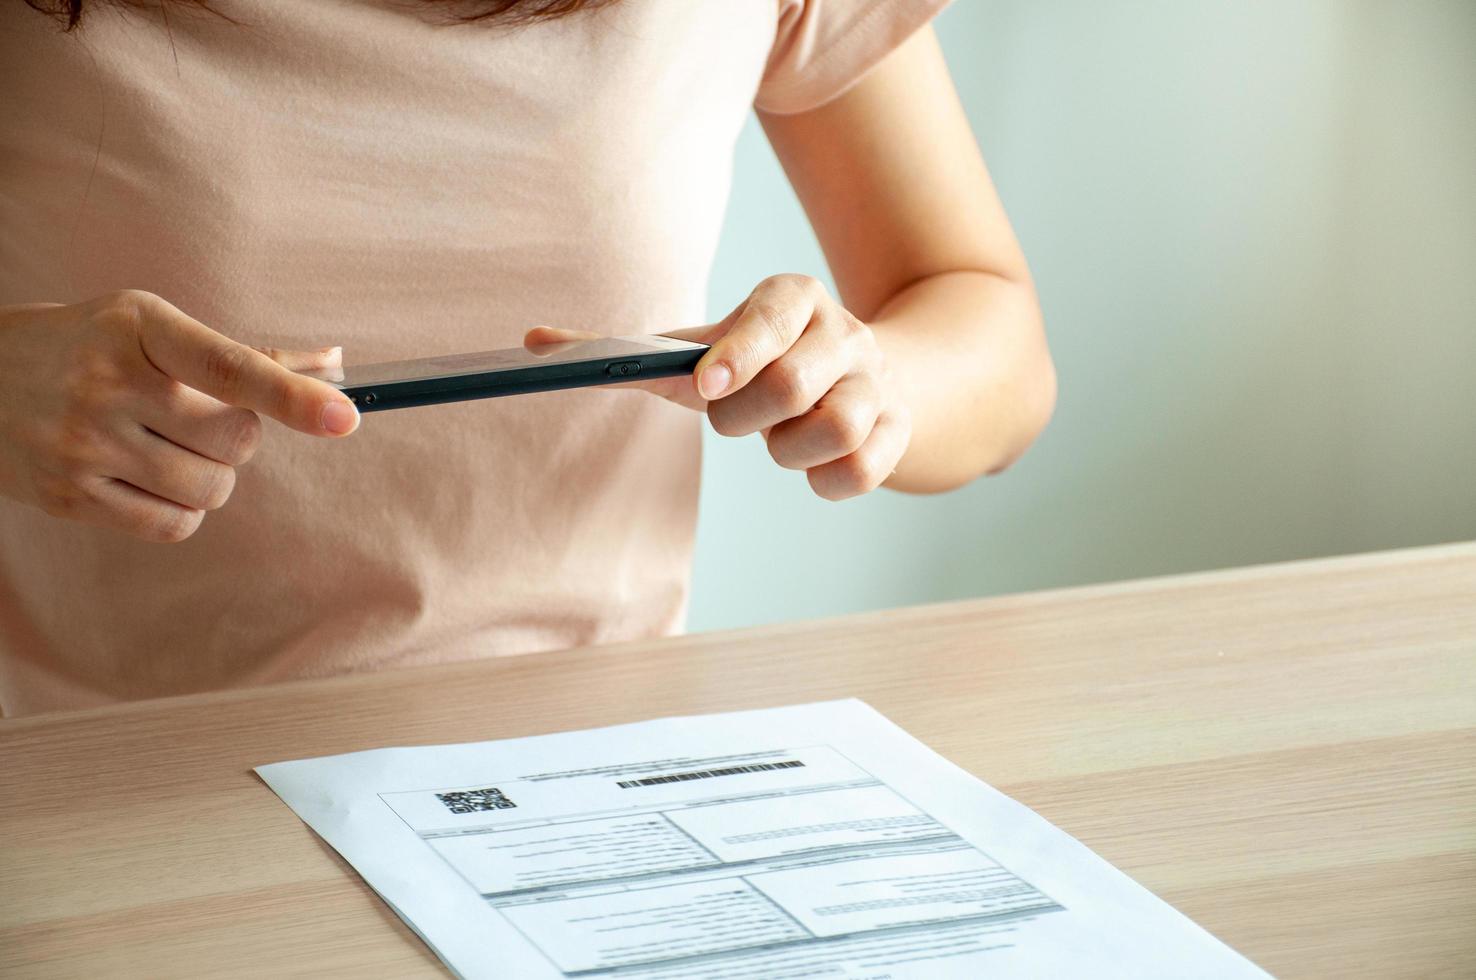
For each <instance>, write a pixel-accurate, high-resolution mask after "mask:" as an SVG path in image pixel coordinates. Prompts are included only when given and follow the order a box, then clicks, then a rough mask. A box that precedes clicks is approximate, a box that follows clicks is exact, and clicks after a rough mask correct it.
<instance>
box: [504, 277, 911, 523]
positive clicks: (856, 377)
mask: <svg viewBox="0 0 1476 980" xmlns="http://www.w3.org/2000/svg"><path fill="white" fill-rule="evenodd" d="M666 335H667V336H670V337H678V338H680V339H682V340H694V341H697V342H699V343H704V344H709V345H711V347H712V349H711V350H710V351H708V352H707V353H706V354H705V355H703V357H702V360H701V361H699V362H698V363H697V367H696V370H695V371H694V372H693V375H692V377H690V378H687V377H681V378H661V379H655V380H651V381H638V382H632V383H631V384H630V385H621V387H628V386H637V387H641V388H644V389H646V390H648V391H653V392H655V393H656V394H659V395H661V396H663V397H665V398H668V399H670V400H672V401H674V402H677V403H679V404H682V405H686V406H687V407H689V408H694V409H698V410H701V409H703V408H706V411H707V417H708V419H709V420H710V421H711V422H712V427H713V429H715V430H716V431H717V432H719V433H721V434H722V435H725V436H743V435H748V434H749V433H752V432H761V433H763V436H764V439H765V441H766V442H767V443H768V447H769V455H770V456H772V457H773V458H774V461H775V462H776V463H778V464H779V465H780V466H783V467H785V468H786V469H792V470H804V471H805V473H806V475H807V476H808V478H809V481H810V486H811V487H812V488H813V489H814V491H815V492H816V493H817V494H819V495H820V496H822V497H824V498H826V499H827V500H843V499H845V498H846V497H854V496H856V495H858V494H863V493H867V492H868V491H871V490H874V489H876V488H877V487H878V486H880V485H881V484H882V482H883V481H884V480H886V479H887V477H889V476H891V474H892V473H893V472H894V471H895V470H896V468H897V464H898V462H899V461H900V460H901V459H902V455H903V453H905V452H906V451H907V444H908V441H909V439H910V438H911V436H912V422H911V417H910V415H909V413H908V410H907V405H906V404H905V402H904V400H903V399H902V397H901V393H900V391H899V386H898V384H897V383H896V381H895V379H894V378H893V377H892V376H891V373H890V371H889V370H888V365H887V361H886V358H885V356H884V355H883V353H882V350H881V346H880V345H879V344H878V343H877V339H876V336H875V334H873V332H872V330H871V328H870V327H868V326H867V325H866V324H864V323H862V322H861V321H860V320H858V319H857V318H856V317H854V316H852V315H851V313H850V312H848V311H847V310H846V309H845V308H844V307H842V306H841V305H840V303H839V302H837V301H836V300H835V299H833V298H832V297H831V296H830V293H829V292H828V291H827V290H826V288H825V286H824V285H823V284H822V283H821V282H820V281H819V280H817V279H815V278H813V277H810V276H802V275H778V276H771V277H770V278H768V279H765V280H764V281H763V282H761V283H759V284H758V286H757V287H756V288H755V289H754V290H753V292H752V293H750V294H749V296H748V298H747V299H746V300H744V301H743V302H742V303H740V304H739V305H738V307H737V309H735V310H733V312H732V313H729V314H728V315H727V316H726V317H724V318H723V319H722V320H721V321H719V322H718V323H715V324H711V325H710V326H705V327H693V328H689V329H685V330H673V331H670V332H668V333H667V334H666ZM592 336H597V335H594V334H588V333H584V332H579V331H571V330H557V329H554V328H552V327H535V328H534V329H533V330H531V331H529V333H528V335H527V337H525V338H524V343H525V344H526V345H527V346H528V347H530V348H536V347H538V346H540V345H543V344H548V343H557V342H561V341H567V340H570V339H577V338H583V337H592Z"/></svg>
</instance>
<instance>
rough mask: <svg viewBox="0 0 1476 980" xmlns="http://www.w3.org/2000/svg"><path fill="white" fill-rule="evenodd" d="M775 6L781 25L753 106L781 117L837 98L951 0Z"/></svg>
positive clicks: (784, 0)
mask: <svg viewBox="0 0 1476 980" xmlns="http://www.w3.org/2000/svg"><path fill="white" fill-rule="evenodd" d="M773 2H775V3H777V4H778V5H779V23H778V27H777V29H776V30H775V32H774V46H773V48H772V49H771V50H770V52H769V60H768V63H767V64H766V65H765V67H764V75H763V79H762V80H761V81H760V82H759V87H758V93H757V95H756V96H755V97H754V100H753V104H754V106H755V107H756V108H759V109H762V110H763V111H765V112H773V113H779V114H784V113H794V112H804V111H806V110H809V109H814V108H817V107H819V106H821V105H824V104H825V103H826V102H829V101H830V100H831V99H834V98H836V97H837V96H839V95H840V94H841V93H843V92H844V91H845V90H846V89H848V88H850V87H851V86H852V85H854V84H856V83H857V82H859V81H860V80H861V77H862V76H863V75H865V74H866V72H867V71H869V70H870V69H871V68H873V67H875V66H876V64H877V62H879V61H881V60H882V59H883V58H884V57H886V56H887V55H888V54H890V53H891V52H892V51H893V50H894V49H895V48H897V47H898V46H899V45H900V44H901V43H902V42H903V41H905V40H907V38H908V37H910V36H911V35H912V34H913V32H915V31H916V30H917V29H918V28H920V27H922V26H923V25H924V24H926V23H928V21H930V20H932V19H933V17H934V16H936V15H937V13H938V11H940V10H942V9H943V8H944V7H946V6H948V4H949V2H950V0H773Z"/></svg>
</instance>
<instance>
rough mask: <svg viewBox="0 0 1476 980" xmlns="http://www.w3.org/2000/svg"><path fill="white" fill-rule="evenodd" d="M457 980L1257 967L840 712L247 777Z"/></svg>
mask: <svg viewBox="0 0 1476 980" xmlns="http://www.w3.org/2000/svg"><path fill="white" fill-rule="evenodd" d="M256 771H257V772H258V773H259V774H260V775H261V777H262V779H264V780H265V781H266V782H267V784H268V785H270V786H271V788H272V789H273V790H275V791H276V792H277V794H278V795H279V796H281V797H282V799H283V800H284V801H285V802H286V803H287V804H288V805H289V806H291V807H292V809H293V810H295V811H296V812H297V814H298V815H299V816H300V817H302V819H303V820H305V821H306V822H307V823H308V824H309V825H310V826H311V827H312V828H313V829H314V830H315V831H317V832H318V833H319V834H320V835H321V836H322V837H323V838H324V839H325V840H326V841H327V842H328V843H329V844H331V845H332V846H333V847H334V848H336V849H337V850H338V852H339V853H340V854H342V855H343V856H344V857H345V858H346V859H347V860H348V862H349V863H350V864H352V865H353V866H354V868H355V869H357V870H358V872H359V873H360V874H361V875H363V876H364V879H365V880H366V881H368V882H369V884H370V885H371V886H373V887H374V889H375V890H376V891H378V892H379V894H380V895H381V896H383V897H384V899H385V900H386V901H387V902H388V903H389V904H390V906H391V907H392V908H394V910H395V911H396V912H397V913H398V914H399V915H400V917H401V918H402V919H404V920H405V921H406V922H407V923H408V924H409V925H410V927H411V928H412V929H414V930H415V931H416V932H417V933H418V934H419V935H420V936H422V937H423V938H424V939H425V941H426V942H427V943H428V944H430V946H431V947H432V948H433V949H434V950H435V951H436V953H437V954H438V955H439V956H440V957H441V959H442V960H443V961H444V962H445V963H446V965H447V966H448V967H450V968H451V970H452V971H454V972H455V973H457V974H459V975H461V976H464V977H474V978H480V977H498V978H508V977H519V978H521V977H529V978H562V977H590V978H596V977H614V978H668V980H670V978H678V977H680V978H684V980H685V978H693V980H733V978H740V977H741V978H746V977H764V978H801V977H804V978H818V977H837V978H865V980H892V978H898V980H900V978H922V977H926V978H932V977H967V978H977V977H1076V976H1092V977H1124V978H1126V977H1132V978H1135V980H1137V978H1145V977H1175V978H1179V977H1196V978H1198V977H1204V978H1209V977H1264V976H1266V974H1265V973H1263V972H1262V971H1261V970H1260V969H1258V968H1257V967H1256V966H1255V965H1253V964H1252V963H1250V962H1249V961H1248V960H1246V959H1244V958H1243V957H1241V956H1240V955H1238V954H1237V953H1235V952H1234V951H1233V950H1231V949H1229V948H1228V947H1227V946H1225V945H1223V944H1222V943H1220V942H1219V941H1218V940H1217V939H1215V938H1214V937H1213V936H1211V935H1210V934H1209V933H1207V932H1205V931H1204V930H1203V929H1201V928H1199V927H1198V926H1197V925H1195V924H1194V923H1193V922H1191V921H1190V920H1189V919H1187V918H1185V917H1184V916H1182V915H1180V914H1179V913H1178V912H1176V911H1174V910H1173V909H1172V908H1170V907H1169V906H1168V905H1166V904H1165V903H1164V902H1162V901H1160V900H1159V899H1158V898H1156V897H1154V896H1153V895H1152V894H1151V893H1150V892H1148V891H1147V890H1146V889H1144V888H1142V887H1141V886H1140V885H1138V884H1137V883H1135V882H1134V881H1132V880H1131V879H1130V878H1128V877H1127V876H1126V875H1124V874H1122V873H1121V872H1119V871H1117V870H1116V869H1115V868H1113V867H1112V866H1111V865H1109V864H1108V863H1107V862H1105V861H1103V860H1102V859H1101V858H1099V857H1097V856H1096V855H1095V854H1093V853H1092V852H1091V851H1089V850H1087V848H1086V847H1084V846H1083V845H1081V844H1080V843H1078V842H1077V841H1076V840H1074V839H1073V838H1071V837H1070V836H1068V835H1067V834H1065V833H1063V832H1061V831H1060V830H1057V829H1056V828H1055V827H1053V826H1051V825H1050V824H1049V823H1047V822H1046V821H1045V820H1044V819H1042V818H1041V817H1039V816H1037V815H1036V814H1035V813H1034V812H1032V811H1031V810H1029V809H1028V808H1026V807H1024V806H1022V805H1020V804H1019V803H1016V802H1015V801H1013V800H1011V799H1009V798H1008V797H1006V796H1004V795H1002V794H1001V793H999V792H997V791H996V790H994V789H992V788H990V787H989V786H987V785H985V784H984V783H982V782H980V781H979V780H977V779H975V778H974V777H972V776H970V775H969V774H968V773H966V772H964V771H963V770H961V769H959V768H957V767H956V766H954V765H952V764H951V763H949V762H947V761H946V760H944V759H943V758H941V757H940V756H938V755H937V754H935V753H934V752H932V751H931V750H930V749H928V748H927V747H926V746H925V745H923V744H922V743H921V742H918V741H917V740H916V739H914V738H912V737H911V736H910V735H908V734H907V733H906V732H904V731H902V729H900V728H898V727H897V726H895V725H893V724H892V723H891V722H889V721H888V720H887V719H885V718H884V717H882V716H881V715H880V714H878V713H877V712H876V711H874V710H872V709H871V708H870V707H868V706H867V705H865V704H863V703H861V702H860V701H834V702H827V703H824V704H811V705H798V706H795V707H788V708H772V709H768V710H763V711H745V712H737V713H733V714H724V715H708V716H700V717H690V718H666V719H661V720H658V721H649V722H641V723H638V724H633V725H621V726H618V727H615V728H603V729H596V730H591V731H582V732H569V733H565V734H559V735H544V736H537V737H532V738H518V739H509V740H506V741H496V742H480V743H474V744H466V745H443V746H429V747H422V748H394V749H379V750H375V751H370V752H356V753H353V754H350V755H340V756H333V757H329V758H322V759H305V760H301V761H298V762H281V763H277V764H275V765H269V766H262V767H260V768H258V769H257V770H256Z"/></svg>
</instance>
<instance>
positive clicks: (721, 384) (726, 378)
mask: <svg viewBox="0 0 1476 980" xmlns="http://www.w3.org/2000/svg"><path fill="white" fill-rule="evenodd" d="M732 383H733V372H732V371H730V370H728V365H726V364H723V363H721V362H719V363H717V364H714V365H713V366H712V367H710V368H708V369H707V370H705V371H703V372H702V377H700V378H698V379H697V393H698V394H699V395H701V396H702V397H703V398H706V399H708V400H711V399H714V398H717V397H719V396H721V395H722V393H723V392H725V391H727V390H728V385H730V384H732Z"/></svg>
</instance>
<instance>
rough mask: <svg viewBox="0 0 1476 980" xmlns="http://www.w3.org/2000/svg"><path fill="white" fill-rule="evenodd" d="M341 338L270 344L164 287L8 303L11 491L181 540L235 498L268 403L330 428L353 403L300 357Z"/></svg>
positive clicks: (3, 435)
mask: <svg viewBox="0 0 1476 980" xmlns="http://www.w3.org/2000/svg"><path fill="white" fill-rule="evenodd" d="M340 357H341V354H340V352H339V349H338V348H331V349H328V350H322V351H316V352H296V351H259V350H257V349H255V348H251V347H247V346H245V345H243V344H239V343H236V342H235V341H233V340H230V339H228V338H226V337H224V336H222V335H221V334H218V333H216V332H215V331H213V330H211V329H210V328H208V327H206V326H204V325H203V324H201V323H199V322H197V321H195V320H193V319H191V318H190V317H188V316H186V315H185V314H183V313H181V312H180V311H179V310H177V309H175V308H174V307H173V306H171V305H170V304H169V303H167V302H165V301H164V300H162V299H160V298H159V297H158V296H155V295H153V294H152V293H146V292H140V291H137V290H125V291H123V292H119V293H113V294H111V295H108V296H104V297H102V298H100V299H96V300H92V301H90V302H86V303H78V304H75V305H72V306H61V305H55V304H46V305H32V306H11V307H5V308H3V309H0V495H4V496H6V497H10V498H12V499H14V500H19V501H21V502H23V503H27V504H33V505H35V506H37V507H40V508H41V509H42V510H44V511H46V512H47V513H48V514H52V515H54V516H56V517H64V518H69V519H72V520H78V521H83V522H86V523H88V524H95V525H99V526H102V527H110V528H116V529H119V530H122V531H126V532H128V533H130V534H134V535H137V536H138V537H141V538H145V539H147V540H150V541H182V540H184V539H185V538H187V537H189V536H190V535H191V534H193V533H194V532H195V529H196V528H198V527H199V526H200V522H201V520H203V519H204V517H205V512H206V511H207V510H214V509H215V508H217V507H220V506H221V505H222V504H224V503H225V502H226V498H227V497H229V496H230V494H231V490H232V489H233V488H234V487H235V483H236V471H235V467H237V466H240V465H241V464H242V463H245V462H246V461H247V460H248V459H250V458H251V456H252V454H253V453H254V452H255V451H256V447H257V444H258V443H259V442H260V440H261V421H260V419H259V418H258V417H257V415H258V413H260V414H261V415H266V416H269V417H271V418H274V419H276V420H277V421H279V422H282V423H284V424H285V425H288V426H291V427H292V428H294V429H297V430H298V431H299V432H306V433H308V434H310V435H317V436H344V435H347V434H349V433H350V432H352V431H354V429H355V428H356V427H357V426H358V424H359V416H358V412H357V411H356V410H355V409H354V406H353V403H352V402H350V401H349V400H348V398H347V397H346V396H345V395H344V394H343V393H342V392H340V391H339V390H338V389H336V388H334V387H333V386H331V385H329V384H326V383H324V382H322V381H318V380H314V379H312V378H308V377H305V376H303V375H300V374H295V373H293V372H294V371H297V370H319V371H330V372H331V370H332V369H333V368H335V367H337V366H338V365H337V362H338V360H339V358H340Z"/></svg>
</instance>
